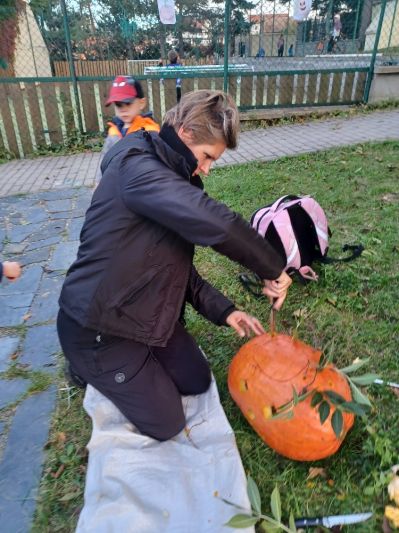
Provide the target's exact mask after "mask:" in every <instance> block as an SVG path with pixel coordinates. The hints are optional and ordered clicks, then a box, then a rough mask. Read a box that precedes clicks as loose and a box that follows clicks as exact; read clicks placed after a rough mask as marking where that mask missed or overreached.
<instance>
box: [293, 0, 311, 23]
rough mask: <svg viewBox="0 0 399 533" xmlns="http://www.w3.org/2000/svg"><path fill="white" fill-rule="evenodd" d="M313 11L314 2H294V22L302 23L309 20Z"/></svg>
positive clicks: (304, 0)
mask: <svg viewBox="0 0 399 533" xmlns="http://www.w3.org/2000/svg"><path fill="white" fill-rule="evenodd" d="M311 9H312V0H294V15H293V18H294V20H296V21H298V22H300V21H301V20H305V19H306V18H308V15H309V13H310V10H311Z"/></svg>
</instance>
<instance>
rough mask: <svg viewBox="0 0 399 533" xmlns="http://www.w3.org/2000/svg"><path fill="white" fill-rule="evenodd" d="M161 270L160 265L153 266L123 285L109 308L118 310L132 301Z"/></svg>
mask: <svg viewBox="0 0 399 533" xmlns="http://www.w3.org/2000/svg"><path fill="white" fill-rule="evenodd" d="M161 269H162V267H161V265H154V266H152V267H151V268H150V269H149V270H147V271H146V272H144V273H143V274H141V275H140V276H139V277H138V278H136V279H135V280H134V282H133V283H132V282H130V283H129V284H127V285H124V286H123V287H122V288H121V289H120V290H119V291H118V292H117V293H116V295H115V297H114V298H113V299H112V300H111V302H110V307H111V308H116V309H119V308H121V307H123V306H124V305H126V304H128V303H129V302H132V301H134V299H135V297H137V296H138V295H139V294H140V292H142V291H143V290H144V289H145V288H146V287H147V286H148V285H149V284H150V283H151V282H152V280H153V279H154V278H155V277H156V276H157V274H158V272H159V271H160V270H161Z"/></svg>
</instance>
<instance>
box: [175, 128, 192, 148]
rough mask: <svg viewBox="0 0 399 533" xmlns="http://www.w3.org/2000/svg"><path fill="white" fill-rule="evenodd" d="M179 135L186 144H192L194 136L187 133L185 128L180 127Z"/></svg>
mask: <svg viewBox="0 0 399 533" xmlns="http://www.w3.org/2000/svg"><path fill="white" fill-rule="evenodd" d="M177 135H178V136H179V137H180V139H181V140H182V141H183V142H184V144H190V143H191V142H192V140H193V139H192V135H191V132H188V131H186V130H185V129H184V128H183V126H180V129H179V131H178V132H177Z"/></svg>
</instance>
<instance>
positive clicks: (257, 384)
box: [228, 333, 354, 461]
mask: <svg viewBox="0 0 399 533" xmlns="http://www.w3.org/2000/svg"><path fill="white" fill-rule="evenodd" d="M320 356H321V352H320V351H318V350H315V349H313V348H312V347H311V346H309V345H307V344H305V343H303V342H301V341H299V340H297V339H293V338H292V337H289V336H287V335H282V334H273V335H270V334H268V333H266V334H264V335H260V336H258V337H255V338H253V339H251V340H250V341H249V342H247V343H246V344H244V345H243V346H242V347H241V349H240V350H239V351H238V353H237V354H236V355H235V357H234V358H233V360H232V362H231V364H230V368H229V374H228V386H229V390H230V394H231V396H232V397H233V399H234V401H235V402H236V403H237V405H238V406H239V408H240V409H241V411H242V413H243V414H244V416H245V418H246V419H247V420H248V422H249V423H250V424H251V426H252V427H253V429H254V430H255V431H256V432H257V433H258V434H259V435H260V437H261V438H262V439H263V440H264V441H265V442H266V444H268V445H269V446H270V447H271V448H273V449H274V450H276V451H277V452H278V453H279V454H281V455H284V456H285V457H288V458H290V459H295V460H298V461H313V460H317V459H322V458H324V457H328V456H329V455H332V454H333V453H335V452H336V451H337V450H338V448H339V447H340V445H341V444H342V441H343V440H344V438H345V435H346V433H347V432H348V431H349V429H350V428H351V427H352V425H353V422H354V415H353V414H351V413H346V412H344V413H342V418H343V423H342V431H341V433H340V436H339V438H337V436H336V435H335V433H334V430H333V427H332V425H331V417H332V416H333V414H334V411H335V407H334V406H333V405H331V408H330V413H329V415H328V418H327V419H326V420H325V422H324V423H323V424H322V423H321V421H320V415H319V411H318V409H317V407H316V406H315V407H312V405H311V402H312V394H313V393H315V392H316V391H319V392H321V393H322V392H323V391H333V393H332V394H334V393H336V394H339V395H340V396H341V397H343V398H344V399H345V400H346V401H351V400H352V395H351V391H350V387H349V384H348V382H347V380H346V379H345V377H344V376H343V375H342V374H341V373H340V372H338V370H337V369H336V368H335V367H334V366H333V365H327V366H325V367H324V368H318V365H319V361H320ZM294 388H295V391H296V392H295V393H294V390H293V389H294ZM306 392H307V393H310V394H309V395H308V396H307V397H306V398H305V399H303V400H302V401H299V402H298V403H296V402H293V397H294V396H300V395H302V394H305V393H306ZM290 402H291V403H290ZM295 403H296V405H295ZM287 404H288V407H289V412H290V413H291V415H292V417H291V418H290V419H289V418H284V417H282V418H278V417H276V418H274V413H276V412H279V410H280V409H281V407H282V406H284V405H287ZM283 410H284V409H283Z"/></svg>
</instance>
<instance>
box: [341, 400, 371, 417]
mask: <svg viewBox="0 0 399 533" xmlns="http://www.w3.org/2000/svg"><path fill="white" fill-rule="evenodd" d="M340 409H341V410H342V411H345V412H346V413H353V414H354V415H358V416H364V415H365V414H366V409H365V408H364V407H362V406H361V405H360V404H359V403H357V402H345V403H342V404H341V405H340Z"/></svg>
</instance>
